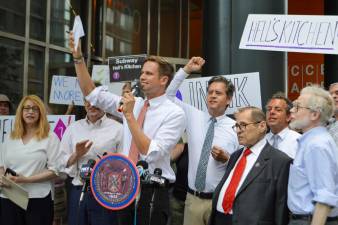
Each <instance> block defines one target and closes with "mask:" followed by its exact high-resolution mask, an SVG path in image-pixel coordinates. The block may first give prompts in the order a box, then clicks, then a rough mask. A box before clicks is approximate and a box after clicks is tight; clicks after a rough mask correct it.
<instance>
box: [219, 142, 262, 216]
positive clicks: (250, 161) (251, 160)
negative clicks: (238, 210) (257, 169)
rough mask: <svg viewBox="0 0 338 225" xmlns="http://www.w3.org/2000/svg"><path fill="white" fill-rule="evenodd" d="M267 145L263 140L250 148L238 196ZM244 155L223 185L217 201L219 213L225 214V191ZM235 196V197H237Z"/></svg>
mask: <svg viewBox="0 0 338 225" xmlns="http://www.w3.org/2000/svg"><path fill="white" fill-rule="evenodd" d="M265 144H266V140H265V138H263V139H262V140H260V141H259V142H257V143H256V144H255V145H254V146H252V147H251V148H250V150H251V152H252V153H251V154H249V155H248V156H247V157H246V165H245V169H244V172H243V174H242V177H241V180H240V181H239V184H238V187H237V190H236V195H237V192H238V190H239V189H240V187H241V185H242V184H243V182H244V180H245V178H246V177H247V176H248V174H249V172H250V170H251V169H252V167H253V166H254V164H255V162H256V161H257V159H258V156H259V154H260V153H261V152H262V150H263V148H264V146H265ZM245 149H246V147H245V148H244V150H245ZM243 153H244V151H243V152H242V154H241V156H240V157H239V158H238V160H237V162H236V164H235V166H234V167H233V168H232V170H231V172H230V174H229V176H228V178H227V179H226V181H225V182H224V184H223V187H222V189H221V192H220V194H219V197H218V201H217V206H216V209H217V211H219V212H222V213H224V210H223V206H222V203H223V198H224V194H225V191H226V189H227V188H228V186H229V183H230V181H231V178H232V175H233V173H234V170H235V168H236V166H237V164H238V162H239V160H240V159H241V158H242V156H243ZM236 195H235V196H236ZM229 213H230V214H232V210H231V211H230V212H229Z"/></svg>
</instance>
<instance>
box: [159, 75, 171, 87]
mask: <svg viewBox="0 0 338 225" xmlns="http://www.w3.org/2000/svg"><path fill="white" fill-rule="evenodd" d="M160 81H161V84H163V85H164V86H167V85H169V84H168V82H169V77H168V76H161V77H160Z"/></svg>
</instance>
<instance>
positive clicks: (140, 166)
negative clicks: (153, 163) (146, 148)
mask: <svg viewBox="0 0 338 225" xmlns="http://www.w3.org/2000/svg"><path fill="white" fill-rule="evenodd" d="M136 168H137V171H138V173H139V175H140V179H142V180H146V179H147V177H148V175H149V170H148V163H147V162H146V161H144V160H140V161H138V162H137V164H136Z"/></svg>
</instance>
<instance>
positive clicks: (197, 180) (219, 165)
mask: <svg viewBox="0 0 338 225" xmlns="http://www.w3.org/2000/svg"><path fill="white" fill-rule="evenodd" d="M203 64H204V60H203V59H202V58H200V57H192V58H191V59H190V61H189V62H188V63H187V65H185V67H184V68H183V69H180V70H179V71H178V72H177V73H176V75H175V77H174V79H173V80H172V82H171V83H170V85H169V87H168V88H167V95H168V96H169V97H170V98H171V99H173V101H175V103H176V104H178V105H179V106H180V107H181V108H182V109H183V110H184V112H185V115H186V118H187V129H186V132H187V136H188V146H189V150H188V153H189V157H188V158H189V163H188V193H187V197H186V201H185V210H184V225H206V224H207V223H208V220H209V216H210V213H211V200H212V194H213V192H214V190H215V188H216V186H217V185H218V183H219V182H220V180H221V178H222V176H223V174H224V171H225V167H226V162H227V160H228V158H229V155H230V154H231V153H233V152H234V151H236V150H237V149H238V140H237V137H236V133H235V132H234V130H233V129H232V128H231V127H232V126H233V125H234V124H235V121H234V120H232V119H231V118H229V117H227V116H226V114H225V110H226V109H227V107H228V105H229V104H230V102H231V99H232V95H233V92H234V86H233V85H232V84H231V82H230V81H229V80H227V79H225V78H224V77H222V76H216V77H213V78H211V79H210V80H209V82H208V89H207V106H208V112H203V111H201V110H198V109H197V108H195V107H193V106H191V105H188V104H185V103H183V102H182V101H180V100H178V99H177V98H175V96H176V92H177V90H178V88H179V87H180V85H181V83H182V82H183V81H184V79H185V78H186V77H187V76H189V74H190V73H192V72H195V71H199V70H200V69H201V68H202V66H203Z"/></svg>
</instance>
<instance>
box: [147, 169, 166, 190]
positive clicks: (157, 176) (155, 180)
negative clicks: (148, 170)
mask: <svg viewBox="0 0 338 225" xmlns="http://www.w3.org/2000/svg"><path fill="white" fill-rule="evenodd" d="M149 182H150V183H151V184H155V185H157V186H159V187H165V186H166V184H167V179H166V178H165V177H162V170H161V169H160V168H155V169H154V174H153V175H151V176H149Z"/></svg>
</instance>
